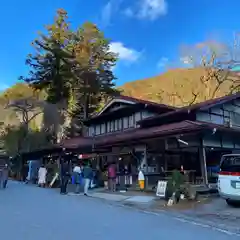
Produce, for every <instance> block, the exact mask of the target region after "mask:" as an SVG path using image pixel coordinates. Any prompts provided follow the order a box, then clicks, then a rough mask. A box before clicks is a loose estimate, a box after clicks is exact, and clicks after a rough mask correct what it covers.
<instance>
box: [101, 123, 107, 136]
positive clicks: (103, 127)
mask: <svg viewBox="0 0 240 240" xmlns="http://www.w3.org/2000/svg"><path fill="white" fill-rule="evenodd" d="M105 132H106V125H105V123H103V124H101V134H104V133H105Z"/></svg>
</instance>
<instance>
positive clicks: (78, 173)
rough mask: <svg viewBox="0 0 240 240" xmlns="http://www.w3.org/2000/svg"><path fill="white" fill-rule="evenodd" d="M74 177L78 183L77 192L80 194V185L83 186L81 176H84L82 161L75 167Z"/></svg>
mask: <svg viewBox="0 0 240 240" xmlns="http://www.w3.org/2000/svg"><path fill="white" fill-rule="evenodd" d="M73 178H74V184H75V185H76V188H75V193H76V194H79V192H80V186H81V178H82V170H81V166H80V163H77V164H76V166H75V167H74V168H73Z"/></svg>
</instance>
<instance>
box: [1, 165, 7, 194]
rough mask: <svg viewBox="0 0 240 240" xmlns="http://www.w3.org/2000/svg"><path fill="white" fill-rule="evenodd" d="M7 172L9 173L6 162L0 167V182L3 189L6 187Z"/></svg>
mask: <svg viewBox="0 0 240 240" xmlns="http://www.w3.org/2000/svg"><path fill="white" fill-rule="evenodd" d="M8 174H9V167H8V164H5V165H4V168H3V169H2V173H1V183H2V188H3V189H5V188H6V187H7V182H8Z"/></svg>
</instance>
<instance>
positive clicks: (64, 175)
mask: <svg viewBox="0 0 240 240" xmlns="http://www.w3.org/2000/svg"><path fill="white" fill-rule="evenodd" d="M69 178H70V169H69V164H68V162H64V160H62V163H61V188H60V193H61V194H67V185H68V181H69Z"/></svg>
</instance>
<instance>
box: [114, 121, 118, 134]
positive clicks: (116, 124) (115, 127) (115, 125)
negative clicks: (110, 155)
mask: <svg viewBox="0 0 240 240" xmlns="http://www.w3.org/2000/svg"><path fill="white" fill-rule="evenodd" d="M114 130H115V131H118V130H119V129H118V120H117V119H116V120H115V121H114Z"/></svg>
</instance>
